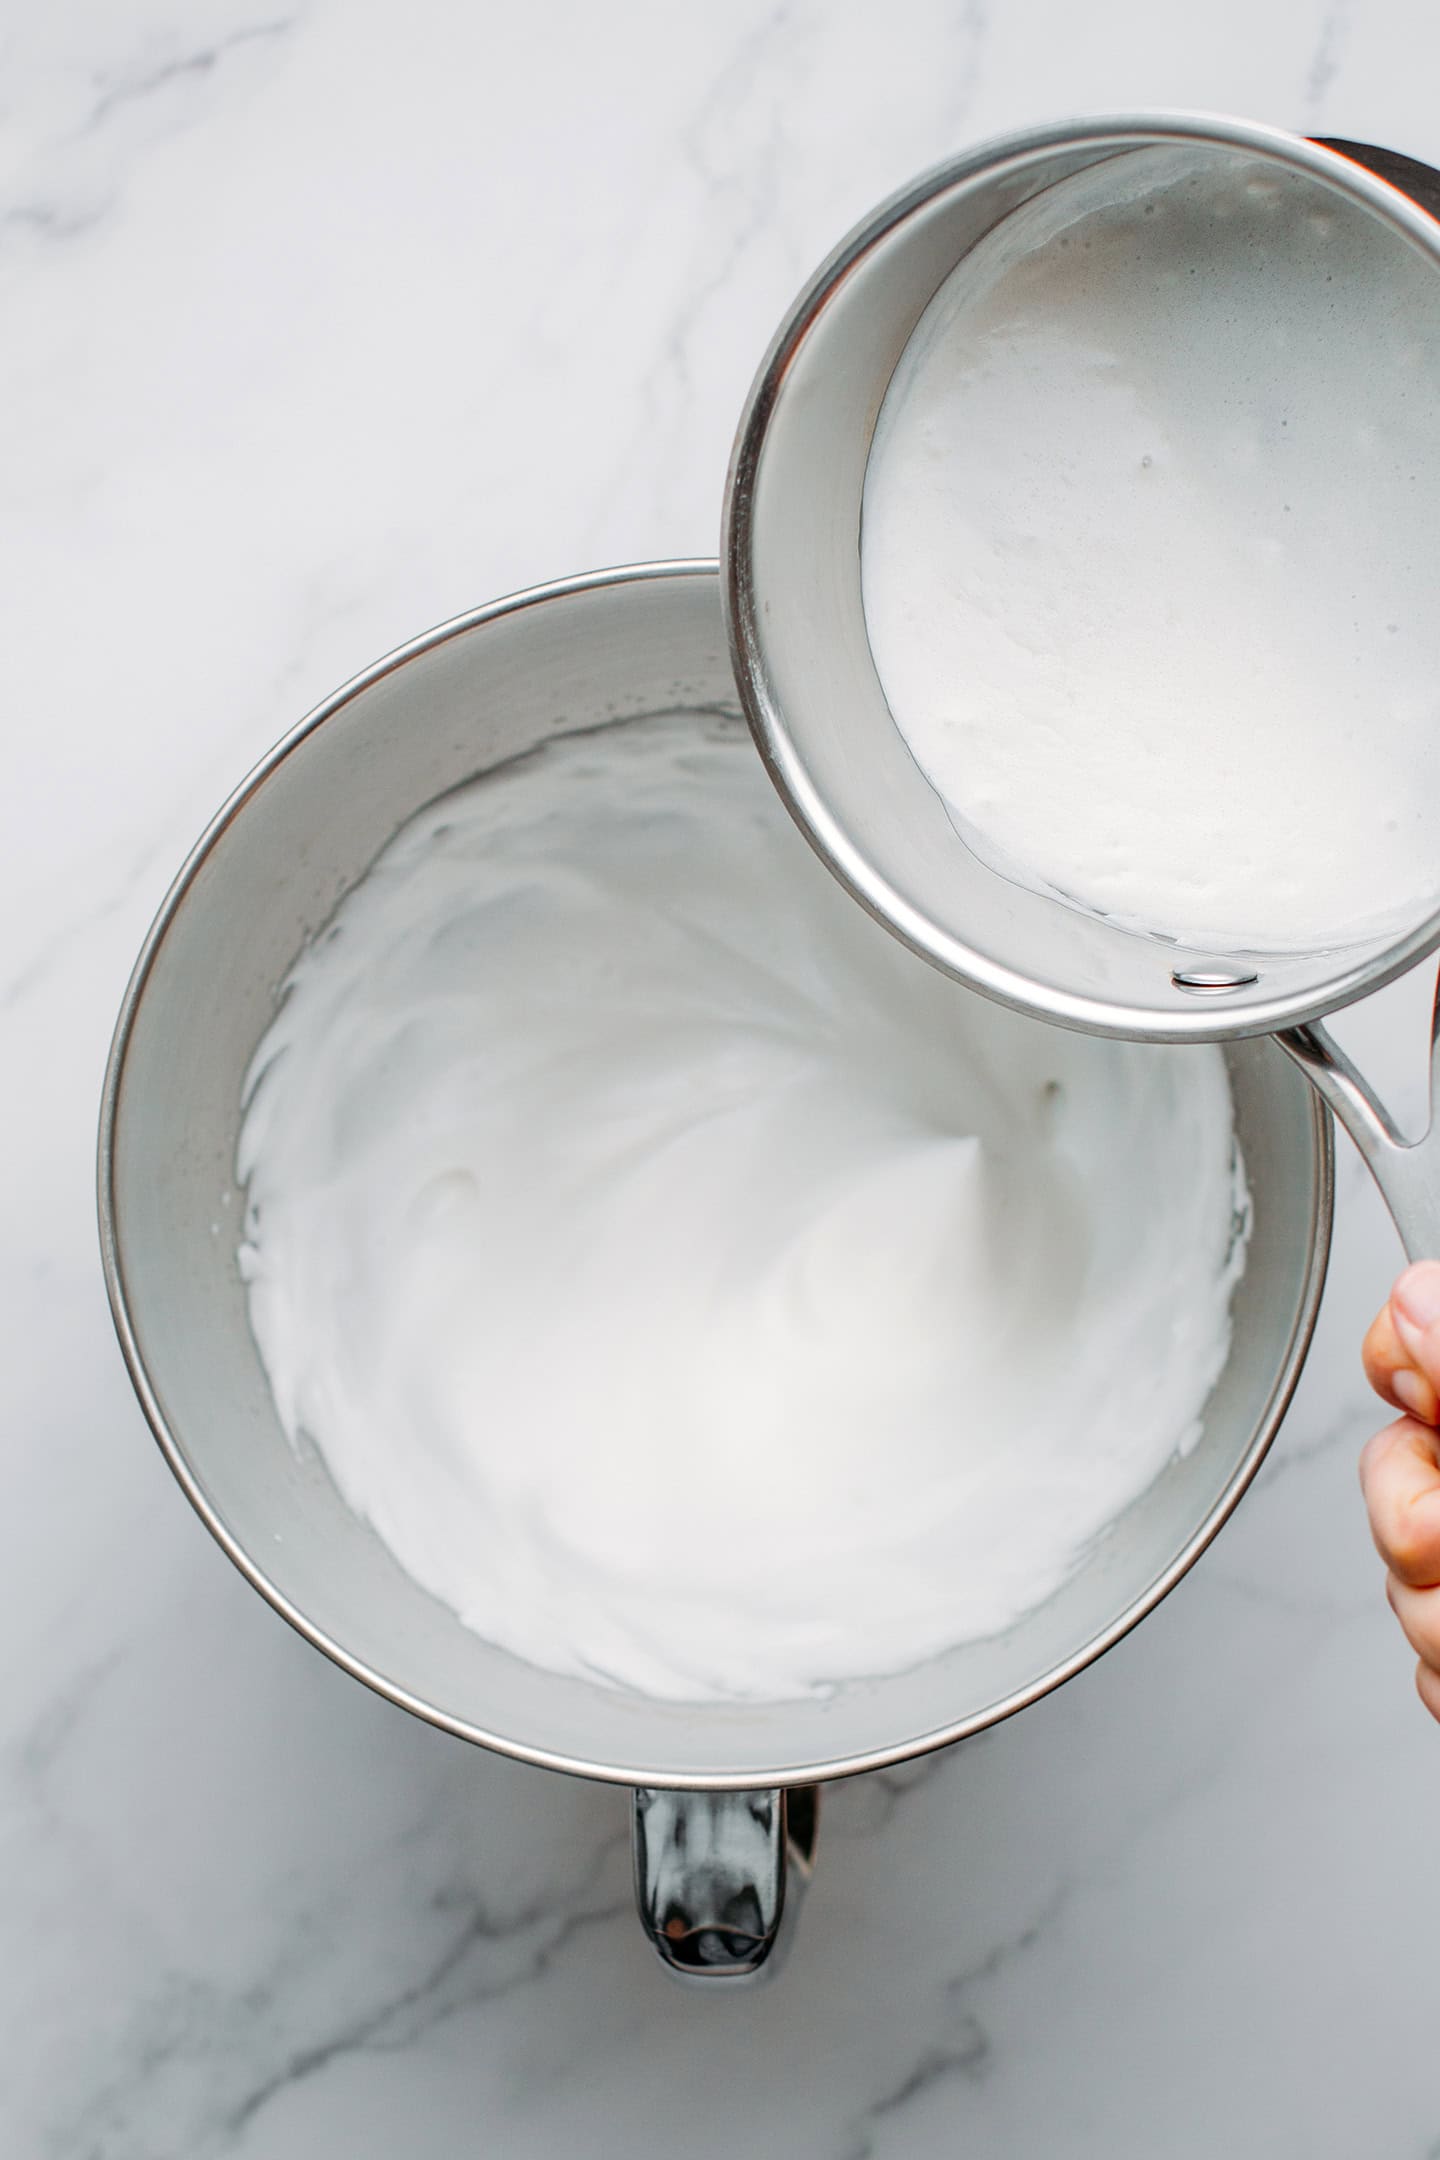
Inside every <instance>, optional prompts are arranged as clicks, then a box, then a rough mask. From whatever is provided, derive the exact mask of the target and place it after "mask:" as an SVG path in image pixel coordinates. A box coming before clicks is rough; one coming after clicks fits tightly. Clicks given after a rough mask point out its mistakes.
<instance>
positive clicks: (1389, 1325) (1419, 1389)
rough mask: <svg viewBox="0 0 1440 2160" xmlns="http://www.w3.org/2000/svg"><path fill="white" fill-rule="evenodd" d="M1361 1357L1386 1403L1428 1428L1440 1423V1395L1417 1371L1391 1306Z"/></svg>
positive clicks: (1378, 1318) (1372, 1325) (1381, 1316)
mask: <svg viewBox="0 0 1440 2160" xmlns="http://www.w3.org/2000/svg"><path fill="white" fill-rule="evenodd" d="M1360 1356H1361V1359H1362V1361H1363V1363H1364V1366H1365V1377H1366V1379H1367V1380H1368V1381H1369V1382H1370V1385H1371V1387H1372V1388H1374V1390H1375V1392H1376V1394H1377V1395H1378V1396H1380V1398H1381V1399H1382V1401H1384V1402H1388V1403H1389V1405H1390V1407H1391V1408H1392V1409H1393V1410H1403V1411H1405V1412H1406V1414H1407V1415H1408V1416H1410V1417H1417V1418H1420V1419H1422V1420H1423V1422H1424V1423H1425V1424H1427V1425H1434V1424H1437V1423H1440V1393H1437V1391H1436V1389H1435V1388H1434V1387H1433V1386H1432V1385H1431V1383H1430V1382H1429V1381H1428V1380H1427V1379H1426V1378H1425V1377H1424V1375H1423V1374H1422V1373H1419V1372H1417V1371H1416V1370H1415V1362H1414V1359H1413V1358H1412V1357H1411V1355H1410V1352H1409V1351H1408V1350H1407V1349H1406V1347H1405V1345H1404V1343H1402V1341H1401V1340H1400V1335H1399V1332H1398V1330H1397V1328H1396V1325H1395V1316H1394V1314H1393V1313H1392V1312H1391V1310H1390V1307H1389V1305H1388V1304H1386V1305H1382V1306H1381V1308H1380V1310H1379V1312H1378V1313H1377V1314H1376V1315H1375V1318H1374V1319H1373V1320H1372V1321H1371V1323H1370V1332H1369V1334H1368V1335H1367V1336H1366V1337H1365V1341H1364V1344H1363V1346H1362V1348H1361V1352H1360Z"/></svg>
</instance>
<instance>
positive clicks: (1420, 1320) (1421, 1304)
mask: <svg viewBox="0 0 1440 2160" xmlns="http://www.w3.org/2000/svg"><path fill="white" fill-rule="evenodd" d="M1390 1310H1391V1312H1392V1313H1393V1314H1394V1315H1395V1329H1396V1333H1397V1334H1398V1335H1399V1337H1400V1340H1401V1341H1402V1342H1403V1343H1404V1345H1405V1347H1406V1349H1407V1350H1414V1351H1418V1350H1419V1348H1420V1345H1421V1342H1422V1341H1423V1339H1424V1337H1425V1335H1426V1334H1427V1333H1428V1332H1429V1330H1430V1329H1431V1328H1432V1327H1433V1326H1434V1325H1435V1322H1436V1321H1437V1320H1440V1260H1417V1261H1416V1263H1415V1265H1414V1266H1413V1267H1408V1268H1406V1270H1405V1272H1404V1274H1403V1275H1402V1276H1401V1277H1400V1280H1399V1282H1397V1283H1396V1285H1395V1288H1394V1289H1393V1290H1392V1291H1391V1293H1390Z"/></svg>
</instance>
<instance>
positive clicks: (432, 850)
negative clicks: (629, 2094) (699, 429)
mask: <svg viewBox="0 0 1440 2160" xmlns="http://www.w3.org/2000/svg"><path fill="white" fill-rule="evenodd" d="M100 1194H101V1215H102V1243H103V1250H104V1257H105V1263H106V1270H107V1278H108V1282H109V1287H110V1292H111V1298H112V1303H113V1308H114V1312H115V1317H116V1324H117V1328H118V1330H119V1333H120V1338H121V1342H122V1345H123V1347H124V1350H125V1353H126V1356H127V1359H128V1361H129V1364H130V1368H131V1372H132V1375H133V1377H134V1380H135V1385H136V1388H137V1391H138V1393H139V1395H140V1399H141V1401H142V1403H143V1405H144V1407H145V1410H146V1412H147V1415H148V1416H149V1419H150V1421H151V1424H152V1426H153V1427H154V1430H155V1432H156V1435H157V1438H158V1439H159V1441H160V1444H161V1446H162V1448H163V1449H164V1451H165V1453H166V1455H167V1458H168V1459H169V1461H170V1463H171V1466H172V1468H173V1470H174V1471H175V1474H176V1476H177V1477H178V1479H179V1480H180V1482H181V1484H182V1486H183V1487H184V1489H185V1490H186V1492H187V1494H188V1495H189V1497H190V1498H191V1500H192V1502H193V1503H194V1505H195V1506H196V1508H197V1509H198V1511H199V1513H200V1514H201V1516H202V1518H203V1519H204V1521H205V1522H206V1523H207V1525H208V1526H209V1528H210V1529H211V1530H212V1531H213V1533H214V1534H215V1535H216V1537H217V1538H218V1539H219V1540H220V1542H221V1543H222V1545H223V1546H224V1547H225V1549H226V1550H227V1551H228V1552H229V1553H230V1555H231V1557H232V1558H233V1559H234V1560H235V1561H236V1563H237V1565H239V1566H240V1567H241V1569H242V1570H243V1571H244V1572H245V1574H246V1575H247V1576H248V1577H249V1579H250V1580H251V1581H252V1582H253V1583H254V1584H255V1586H256V1587H257V1588H258V1589H260V1590H261V1591H262V1593H263V1594H264V1595H265V1596H266V1597H267V1598H268V1599H269V1600H270V1601H271V1602H272V1603H273V1604H274V1605H275V1606H276V1608H277V1609H278V1610H279V1611H280V1612H281V1613H283V1614H284V1615H285V1617H286V1618H288V1619H289V1620H290V1621H291V1622H292V1623H293V1624H294V1625H295V1626H297V1627H298V1628H299V1629H300V1630H301V1631H302V1633H304V1634H305V1635H306V1636H307V1637H308V1638H309V1639H310V1640H311V1641H312V1642H314V1643H315V1644H316V1645H317V1646H318V1647H320V1648H321V1649H323V1650H325V1651H326V1652H327V1654H328V1655H330V1656H331V1657H333V1658H334V1659H335V1660H336V1661H337V1662H338V1663H340V1664H341V1665H342V1666H344V1667H345V1669H346V1670H347V1671H349V1672H351V1673H352V1674H354V1675H356V1676H357V1677H359V1678H361V1679H363V1680H365V1681H366V1682H367V1683H368V1684H370V1685H371V1686H373V1687H375V1688H377V1689H378V1690H379V1691H380V1692H381V1693H383V1694H385V1695H387V1696H389V1697H390V1698H391V1699H392V1700H393V1701H395V1702H397V1703H399V1704H400V1705H402V1706H403V1707H405V1708H406V1709H409V1710H411V1711H413V1712H415V1713H417V1714H419V1715H421V1716H423V1717H426V1718H428V1719H430V1720H431V1721H432V1722H434V1723H436V1724H438V1725H440V1726H442V1727H444V1728H445V1729H447V1730H448V1731H451V1732H453V1733H456V1734H459V1735H461V1736H463V1737H465V1738H468V1739H470V1740H473V1741H476V1742H479V1743H481V1744H483V1745H486V1746H490V1747H494V1748H498V1749H500V1750H502V1751H504V1752H507V1753H510V1754H513V1755H516V1756H519V1757H522V1758H524V1759H526V1760H528V1761H531V1762H534V1763H538V1764H542V1765H546V1766H549V1767H552V1768H556V1769H561V1770H567V1771H572V1772H576V1773H580V1774H584V1775H589V1776H594V1777H598V1778H602V1779H605V1780H609V1781H612V1782H615V1783H618V1784H621V1785H628V1786H630V1787H632V1788H635V1790H636V1852H637V1883H638V1890H639V1896H640V1903H641V1910H642V1916H643V1918H644V1920H645V1923H646V1926H647V1928H648V1929H649V1931H650V1933H651V1935H652V1939H654V1940H655V1941H656V1944H657V1947H659V1948H660V1949H661V1950H662V1954H664V1955H665V1956H666V1957H667V1959H668V1960H669V1961H670V1962H671V1963H672V1964H674V1965H676V1966H678V1967H680V1968H681V1969H686V1970H690V1971H698V1972H710V1973H716V1972H720V1973H740V1972H745V1971H749V1970H752V1969H754V1968H755V1967H756V1966H758V1964H759V1963H760V1962H761V1961H762V1960H763V1958H764V1956H765V1955H766V1954H767V1952H768V1950H769V1947H770V1945H771V1943H772V1942H773V1940H774V1937H775V1930H776V1927H777V1926H778V1923H779V1919H780V1914H781V1910H782V1908H783V1900H784V1895H785V1887H786V1882H787V1873H786V1852H787V1846H788V1849H789V1850H790V1852H791V1853H792V1855H795V1856H796V1859H795V1865H796V1866H800V1865H801V1864H803V1862H804V1860H805V1859H806V1858H807V1857H808V1849H809V1844H810V1839H811V1835H812V1833H813V1807H812V1806H811V1805H810V1802H809V1800H808V1798H807V1792H808V1788H810V1787H812V1786H814V1785H815V1784H816V1783H817V1782H818V1781H822V1780H824V1779H826V1778H830V1777H836V1776H841V1775H845V1774H848V1773H851V1772H854V1771H859V1770H864V1769H867V1768H873V1767H878V1766H880V1765H883V1764H886V1763H893V1762H895V1761H898V1760H900V1759H903V1758H905V1757H907V1756H911V1755H914V1754H916V1753H919V1752H921V1751H923V1750H925V1749H928V1748H933V1747H936V1746H940V1745H944V1744H946V1743H947V1742H951V1741H954V1740H958V1739H962V1738H963V1737H965V1736H966V1735H967V1734H970V1733H973V1732H976V1731H978V1730H980V1729H982V1728H983V1727H984V1726H986V1725H988V1724H990V1723H993V1722H994V1721H995V1720H996V1719H998V1718H1001V1717H1004V1716H1006V1715H1009V1714H1010V1713H1011V1712H1013V1711H1016V1710H1019V1709H1022V1708H1023V1707H1024V1706H1025V1705H1026V1704H1027V1703H1030V1702H1033V1701H1034V1700H1035V1699H1036V1698H1037V1697H1039V1696H1040V1695H1042V1694H1044V1693H1045V1692H1046V1691H1047V1690H1048V1689H1050V1688H1052V1687H1054V1686H1057V1685H1058V1684H1060V1683H1061V1682H1062V1681H1064V1680H1065V1679H1066V1678H1068V1677H1069V1676H1070V1675H1071V1674H1073V1673H1074V1672H1077V1671H1078V1670H1080V1669H1081V1668H1082V1667H1083V1666H1084V1665H1085V1664H1086V1663H1087V1662H1089V1661H1090V1660H1091V1659H1092V1658H1094V1657H1096V1656H1098V1655H1099V1654H1100V1653H1101V1652H1102V1651H1103V1650H1104V1649H1105V1648H1106V1647H1107V1646H1108V1645H1110V1644H1111V1643H1113V1642H1114V1641H1116V1640H1117V1639H1118V1638H1119V1636H1120V1635H1121V1634H1123V1633H1124V1632H1125V1630H1126V1629H1127V1628H1129V1627H1130V1626H1132V1625H1133V1624H1134V1623H1135V1622H1136V1621H1137V1620H1139V1619H1140V1618H1141V1617H1142V1616H1143V1615H1144V1614H1145V1613H1146V1612H1147V1611H1149V1610H1150V1608H1151V1607H1152V1606H1153V1605H1154V1604H1155V1603H1156V1601H1157V1600H1158V1599H1159V1598H1160V1597H1162V1596H1163V1595H1164V1593H1165V1592H1166V1590H1167V1589H1168V1588H1169V1587H1171V1585H1173V1583H1174V1582H1175V1581H1177V1580H1178V1579H1179V1577H1180V1575H1181V1574H1183V1572H1184V1571H1185V1569H1186V1568H1187V1567H1188V1566H1189V1565H1190V1563H1191V1562H1192V1560H1193V1559H1194V1558H1195V1556H1196V1555H1197V1553H1198V1552H1199V1551H1200V1550H1201V1549H1202V1548H1203V1546H1204V1545H1205V1543H1206V1542H1207V1541H1208V1540H1209V1538H1210V1537H1211V1536H1213V1535H1214V1533H1215V1531H1216V1530H1217V1529H1218V1527H1219V1526H1220V1524H1221V1523H1222V1522H1223V1521H1224V1519H1225V1518H1226V1516H1227V1515H1228V1514H1229V1512H1230V1510H1231V1509H1232V1508H1233V1507H1234V1506H1235V1504H1236V1502H1237V1500H1238V1499H1239V1497H1240V1495H1241V1493H1242V1492H1243V1490H1244V1488H1245V1486H1246V1484H1247V1483H1248V1482H1249V1480H1250V1478H1251V1477H1252V1476H1253V1475H1254V1472H1255V1470H1256V1468H1257V1466H1258V1464H1259V1462H1260V1460H1261V1458H1262V1456H1263V1454H1264V1451H1265V1449H1266V1447H1267V1446H1268V1444H1269V1441H1270V1439H1271V1437H1272V1436H1273V1434H1274V1432H1275V1430H1276V1427H1277V1425H1278V1423H1279V1420H1280V1417H1281V1416H1282V1414H1283V1411H1284V1408H1285V1404H1286V1402H1287V1401H1288V1398H1289V1394H1290V1391H1291V1389H1292V1387H1293V1384H1294V1381H1295V1378H1296V1376H1297V1373H1298V1370H1299V1366H1300V1363H1301V1361H1302V1359H1303V1356H1304V1352H1305V1348H1306V1346H1307V1343H1308V1340H1309V1334H1310V1330H1311V1328H1312V1326H1313V1322H1314V1316H1315V1310H1316V1306H1317V1303H1318V1298H1319V1293H1320V1287H1321V1282H1322V1279H1323V1274H1324V1266H1325V1258H1326V1253H1327V1249H1328V1240H1329V1223H1330V1215H1329V1210H1330V1152H1329V1140H1328V1129H1327V1126H1326V1123H1325V1120H1324V1118H1323V1115H1322V1113H1321V1112H1320V1111H1319V1109H1318V1106H1317V1105H1316V1103H1315V1100H1314V1098H1313V1096H1312V1094H1311V1092H1310V1090H1309V1089H1308V1088H1307V1087H1306V1085H1305V1082H1304V1080H1303V1078H1302V1077H1301V1075H1300V1074H1299V1073H1298V1072H1297V1071H1296V1070H1295V1068H1294V1066H1293V1065H1292V1064H1291V1063H1290V1061H1288V1060H1287V1059H1286V1058H1285V1057H1284V1056H1283V1055H1282V1054H1281V1053H1280V1052H1279V1051H1278V1050H1277V1049H1276V1047H1275V1046H1274V1045H1273V1044H1272V1043H1269V1042H1266V1041H1259V1042H1246V1043H1240V1044H1236V1045H1234V1046H1230V1047H1227V1048H1225V1049H1223V1050H1222V1049H1219V1048H1212V1047H1206V1046H1201V1047H1198V1048H1195V1047H1181V1048H1163V1047H1155V1046H1151V1045H1145V1044H1127V1043H1120V1042H1106V1041H1087V1040H1086V1039H1084V1038H1083V1037H1080V1036H1074V1035H1068V1034H1065V1033H1063V1032H1061V1031H1057V1030H1054V1029H1051V1028H1048V1027H1045V1026H1043V1025H1041V1024H1039V1023H1037V1022H1035V1021H1033V1020H1027V1019H1024V1018H1021V1017H1019V1016H1017V1015H1014V1014H1009V1013H1005V1012H1002V1011H999V1010H997V1009H995V1008H993V1007H992V1006H990V1005H988V1004H986V1003H985V1002H984V1001H983V1000H979V999H976V998H974V997H972V996H970V995H968V994H967V993H966V992H965V991H963V990H961V989H960V988H958V987H957V986H956V985H955V984H953V983H952V982H950V981H947V980H946V979H945V978H944V976H942V975H941V974H939V973H937V972H936V971H934V970H933V969H931V968H928V967H926V966H925V965H924V964H923V963H922V962H920V961H918V960H917V959H916V958H915V957H914V956H913V955H912V954H910V953H908V952H906V951H904V950H903V949H902V948H901V947H900V946H899V945H898V944H897V943H896V942H895V941H894V940H892V939H890V938H889V937H887V936H886V934H885V933H884V931H883V930H881V929H880V928H879V927H878V926H877V925H876V924H874V923H872V922H871V921H870V920H869V919H868V918H867V917H866V916H865V915H864V914H863V913H862V912H861V911H860V910H858V909H856V908H855V907H854V906H853V903H852V902H851V900H850V899H849V897H848V896H847V895H846V894H845V893H844V892H843V891H842V890H841V889H840V888H839V886H837V885H836V884H835V882H834V881H833V880H832V879H831V878H830V877H829V876H828V875H827V873H826V871H825V870H824V868H823V867H822V866H821V865H820V864H819V863H818V862H816V861H815V859H814V858H813V856H812V855H811V853H810V852H809V851H808V850H807V849H806V848H805V846H804V844H803V842H802V841H801V839H800V837H799V836H798V835H797V834H796V833H795V831H794V830H793V828H792V826H791V824H790V822H789V820H788V819H787V818H786V817H785V816H784V814H783V812H782V810H781V807H780V805H779V803H778V801H777V799H776V797H775V796H774V794H773V791H772V790H771V789H770V787H769V785H768V782H767V780H766V777H765V774H764V771H763V768H762V766H761V764H760V761H759V759H758V757H757V756H756V755H755V752H754V749H753V745H752V743H751V740H750V737H749V735H748V734H747V732H746V730H745V728H744V726H743V722H742V721H741V719H740V716H739V713H738V710H737V706H736V702H735V691H734V684H733V678H732V675H731V670H730V664H729V659H728V655H727V651H726V640H725V630H724V624H723V621H722V616H721V610H720V599H719V579H718V576H717V573H716V568H715V566H714V565H712V564H705V563H694V564H665V565H659V566H651V567H648V568H641V569H637V570H630V571H621V572H611V573H603V574H601V575H599V576H596V577H593V578H587V579H580V580H576V581H573V582H570V583H567V584H563V585H557V586H553V587H548V588H544V589H542V590H540V591H538V592H535V593H530V594H523V595H520V596H518V597H517V598H515V599H514V600H511V601H507V602H502V603H499V604H497V605H496V606H495V607H493V608H488V609H482V610H480V611H478V612H477V613H476V614H474V615H472V616H468V617H465V618H462V619H461V620H459V621H457V622H455V623H451V624H448V625H445V626H444V627H443V628H442V629H440V630H438V631H436V632H434V633H432V634H431V635H430V636H428V637H426V638H422V639H420V640H417V641H416V643H415V644H414V645H412V646H409V647H407V648H405V649H403V650H402V651H401V652H400V653H397V654H393V655H391V656H389V657H388V658H387V659H386V660H384V661H382V662H381V663H379V664H378V665H377V666H376V667H375V668H373V669H371V670H370V671H368V672H367V673H366V674H365V675H363V676H361V677H359V678H358V679H357V680H356V681H355V682H353V683H351V684H350V685H348V686H347V687H346V688H345V689H344V690H342V691H341V692H339V693H338V694H337V695H336V697H334V698H333V699H331V700H330V701H328V702H327V704H326V705H324V706H323V707H321V708H320V709H319V710H318V711H317V712H316V713H315V714H313V715H311V716H310V718H309V719H308V720H307V721H305V722H304V723H302V724H301V726H300V727H299V728H297V729H296V730H295V732H294V733H293V734H292V735H290V736H289V737H287V738H286V740H285V741H284V742H283V743H281V744H280V745H279V746H278V748H277V750H276V751H275V752H274V753H273V754H272V756H271V757H270V758H269V759H267V760H266V761H265V763H264V764H263V765H262V766H261V767H260V768H259V769H258V770H257V772H256V773H254V774H253V775H252V776H251V777H250V779H249V780H247V781H246V782H245V783H244V785H243V786H242V787H241V789H240V790H239V791H238V792H237V794H236V795H235V796H234V797H233V798H232V800H231V801H230V803H228V804H227V805H226V806H225V808H224V809H223V810H222V811H221V813H220V814H219V816H218V817H217V818H216V820H215V822H214V823H213V825H212V826H211V827H210V829H209V831H208V832H207V833H206V835H205V836H204V838H203V839H202V840H201V842H200V844H199V846H198V847H197V849H196V851H195V853H194V854H193V855H192V857H191V859H190V861H189V862H188V864H187V865H186V866H185V868H184V870H183V871H182V873H181V875H180V878H179V880H178V881H177V883H176V885H175V887H174V889H173V891H172V893H171V895H170V897H169V899H168V900H167V902H166V904H165V906H164V908H163V910H162V912H161V914H160V917H159V918H158V920H157V922H156V925H155V927H154V930H153V931H152V933H151V936H150V939H149V941H148V942H147V945H146V947H145V950H144V952H143V953H142V955H141V958H140V961H139V963H138V966H137V969H136V972H135V976H134V979H133V981H132V984H131V987H130V991H129V993H128V995H127V998H126V1002H125V1006H124V1009H123V1012H122V1015H121V1020H120V1025H119V1028H118V1031H117V1035H116V1040H115V1046H114V1051H113V1054H112V1060H111V1065H110V1070H109V1074H108V1077H107V1084H106V1093H105V1103H104V1115H103V1126H102V1135H101V1161H100ZM788 1879H789V1880H790V1881H791V1882H792V1886H793V1881H794V1880H795V1876H794V1873H793V1871H792V1874H791V1876H790V1877H789V1878H788Z"/></svg>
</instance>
